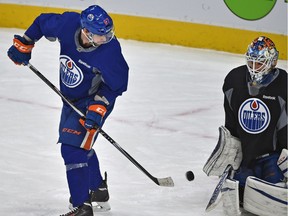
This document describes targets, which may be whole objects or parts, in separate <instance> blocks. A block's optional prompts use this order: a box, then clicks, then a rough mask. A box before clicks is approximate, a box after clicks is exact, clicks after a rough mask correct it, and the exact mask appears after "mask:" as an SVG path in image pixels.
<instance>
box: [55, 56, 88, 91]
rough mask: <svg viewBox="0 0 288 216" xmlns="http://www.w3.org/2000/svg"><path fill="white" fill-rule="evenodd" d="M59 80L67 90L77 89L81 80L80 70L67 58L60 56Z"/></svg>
mask: <svg viewBox="0 0 288 216" xmlns="http://www.w3.org/2000/svg"><path fill="white" fill-rule="evenodd" d="M60 78H61V82H62V83H63V84H64V85H65V86H67V87H69V88H75V87H77V86H78V85H79V84H80V83H81V82H82V80H83V73H82V71H81V69H80V68H79V67H78V66H77V65H76V64H75V62H74V61H73V60H72V59H71V58H70V57H69V56H66V55H61V56H60Z"/></svg>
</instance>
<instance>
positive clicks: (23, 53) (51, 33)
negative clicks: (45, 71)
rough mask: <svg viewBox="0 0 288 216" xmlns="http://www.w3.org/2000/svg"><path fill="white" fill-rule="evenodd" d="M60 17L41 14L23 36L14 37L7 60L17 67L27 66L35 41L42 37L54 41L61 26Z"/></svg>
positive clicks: (58, 15)
mask: <svg viewBox="0 0 288 216" xmlns="http://www.w3.org/2000/svg"><path fill="white" fill-rule="evenodd" d="M60 16H61V15H60V14H41V15H40V16H38V17H37V18H36V19H35V20H34V22H33V24H32V25H31V26H30V27H29V28H28V29H27V30H26V32H25V34H24V35H23V36H20V35H14V39H13V45H12V46H11V47H10V48H9V50H8V52H7V54H8V56H9V58H10V59H11V60H12V61H13V62H14V63H15V64H17V65H27V64H28V63H29V60H30V59H31V52H32V49H33V47H34V44H35V42H36V41H38V40H39V39H40V38H41V37H42V36H43V35H44V36H45V37H46V38H49V39H50V40H54V39H56V37H57V34H58V29H59V25H61V19H60ZM52 38H53V39H52Z"/></svg>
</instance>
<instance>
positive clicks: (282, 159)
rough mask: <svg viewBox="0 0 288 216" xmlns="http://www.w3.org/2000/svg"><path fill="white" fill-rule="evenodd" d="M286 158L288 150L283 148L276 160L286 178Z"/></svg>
mask: <svg viewBox="0 0 288 216" xmlns="http://www.w3.org/2000/svg"><path fill="white" fill-rule="evenodd" d="M287 158H288V150H287V149H283V150H282V152H281V154H280V157H279V159H278V161H277V165H278V166H279V168H280V169H281V170H282V173H283V175H284V176H285V178H286V179H287V178H288V159H287Z"/></svg>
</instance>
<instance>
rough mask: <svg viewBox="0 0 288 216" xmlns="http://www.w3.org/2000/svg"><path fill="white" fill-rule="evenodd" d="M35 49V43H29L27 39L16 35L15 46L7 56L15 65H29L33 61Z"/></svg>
mask: <svg viewBox="0 0 288 216" xmlns="http://www.w3.org/2000/svg"><path fill="white" fill-rule="evenodd" d="M33 47H34V42H33V41H28V40H27V39H26V38H25V37H21V36H20V35H14V39H13V45H12V46H11V47H10V48H9V50H8V52H7V54H8V56H9V58H10V59H11V60H12V61H13V62H14V63H15V64H17V65H22V64H23V65H27V64H28V63H29V60H30V59H31V51H32V49H33Z"/></svg>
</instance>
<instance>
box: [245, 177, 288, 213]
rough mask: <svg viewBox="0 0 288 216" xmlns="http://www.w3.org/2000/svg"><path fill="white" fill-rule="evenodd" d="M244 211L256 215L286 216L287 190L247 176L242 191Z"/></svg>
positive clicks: (287, 206) (287, 204)
mask: <svg viewBox="0 0 288 216" xmlns="http://www.w3.org/2000/svg"><path fill="white" fill-rule="evenodd" d="M244 209H245V210H247V211H249V212H251V213H253V214H256V215H263V216H271V215H273V216H283V215H286V214H287V212H288V189H287V187H283V186H279V185H276V184H272V183H269V182H266V181H264V180H261V179H259V178H256V177H252V176H249V177H248V178H247V181H246V185H245V191H244Z"/></svg>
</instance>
